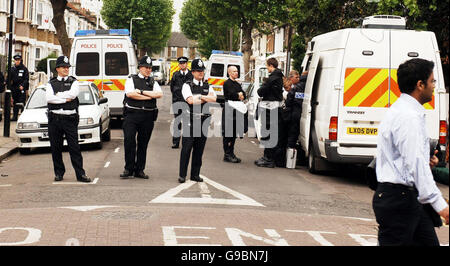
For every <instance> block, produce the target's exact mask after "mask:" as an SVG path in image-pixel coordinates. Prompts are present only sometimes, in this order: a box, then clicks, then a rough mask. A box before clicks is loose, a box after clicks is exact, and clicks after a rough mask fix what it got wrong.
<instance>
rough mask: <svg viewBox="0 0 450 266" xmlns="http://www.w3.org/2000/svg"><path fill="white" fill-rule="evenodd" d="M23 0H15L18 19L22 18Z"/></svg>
mask: <svg viewBox="0 0 450 266" xmlns="http://www.w3.org/2000/svg"><path fill="white" fill-rule="evenodd" d="M24 1H25V0H17V9H16V10H17V12H16V16H17V18H18V19H23V16H24V9H25V3H24Z"/></svg>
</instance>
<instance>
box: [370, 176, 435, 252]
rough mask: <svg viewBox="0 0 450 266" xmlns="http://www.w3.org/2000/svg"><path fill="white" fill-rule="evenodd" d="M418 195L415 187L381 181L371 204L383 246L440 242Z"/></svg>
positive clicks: (433, 244) (423, 244) (424, 244)
mask: <svg viewBox="0 0 450 266" xmlns="http://www.w3.org/2000/svg"><path fill="white" fill-rule="evenodd" d="M417 195H418V194H417V190H415V189H414V188H407V187H406V186H402V185H398V184H395V185H392V184H384V183H379V184H378V187H377V190H376V192H375V194H374V196H373V202H372V204H373V210H374V212H375V217H376V220H377V223H378V224H379V230H378V242H379V244H380V246H439V241H438V238H437V235H436V231H435V230H434V225H433V222H432V221H431V219H430V217H429V215H428V214H427V213H426V212H425V211H424V209H423V206H422V204H420V203H419V202H418V200H417Z"/></svg>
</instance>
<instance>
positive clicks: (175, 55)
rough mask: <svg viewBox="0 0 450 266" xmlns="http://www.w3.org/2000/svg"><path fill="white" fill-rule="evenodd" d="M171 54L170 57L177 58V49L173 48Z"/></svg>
mask: <svg viewBox="0 0 450 266" xmlns="http://www.w3.org/2000/svg"><path fill="white" fill-rule="evenodd" d="M170 52H171V55H170V57H172V58H177V49H176V48H172V49H171V51H170Z"/></svg>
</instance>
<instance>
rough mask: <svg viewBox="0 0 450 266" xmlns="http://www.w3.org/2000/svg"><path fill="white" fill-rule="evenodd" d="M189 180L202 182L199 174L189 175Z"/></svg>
mask: <svg viewBox="0 0 450 266" xmlns="http://www.w3.org/2000/svg"><path fill="white" fill-rule="evenodd" d="M191 180H192V181H195V182H203V178H201V177H199V176H193V177H191Z"/></svg>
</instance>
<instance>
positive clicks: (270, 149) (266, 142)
mask: <svg viewBox="0 0 450 266" xmlns="http://www.w3.org/2000/svg"><path fill="white" fill-rule="evenodd" d="M259 112H260V113H259V115H260V116H261V127H262V129H261V135H262V136H261V144H262V145H263V146H264V157H266V158H267V159H268V160H269V161H275V156H276V151H277V145H278V140H279V128H280V127H281V108H276V109H273V110H270V109H266V108H260V110H259Z"/></svg>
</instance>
